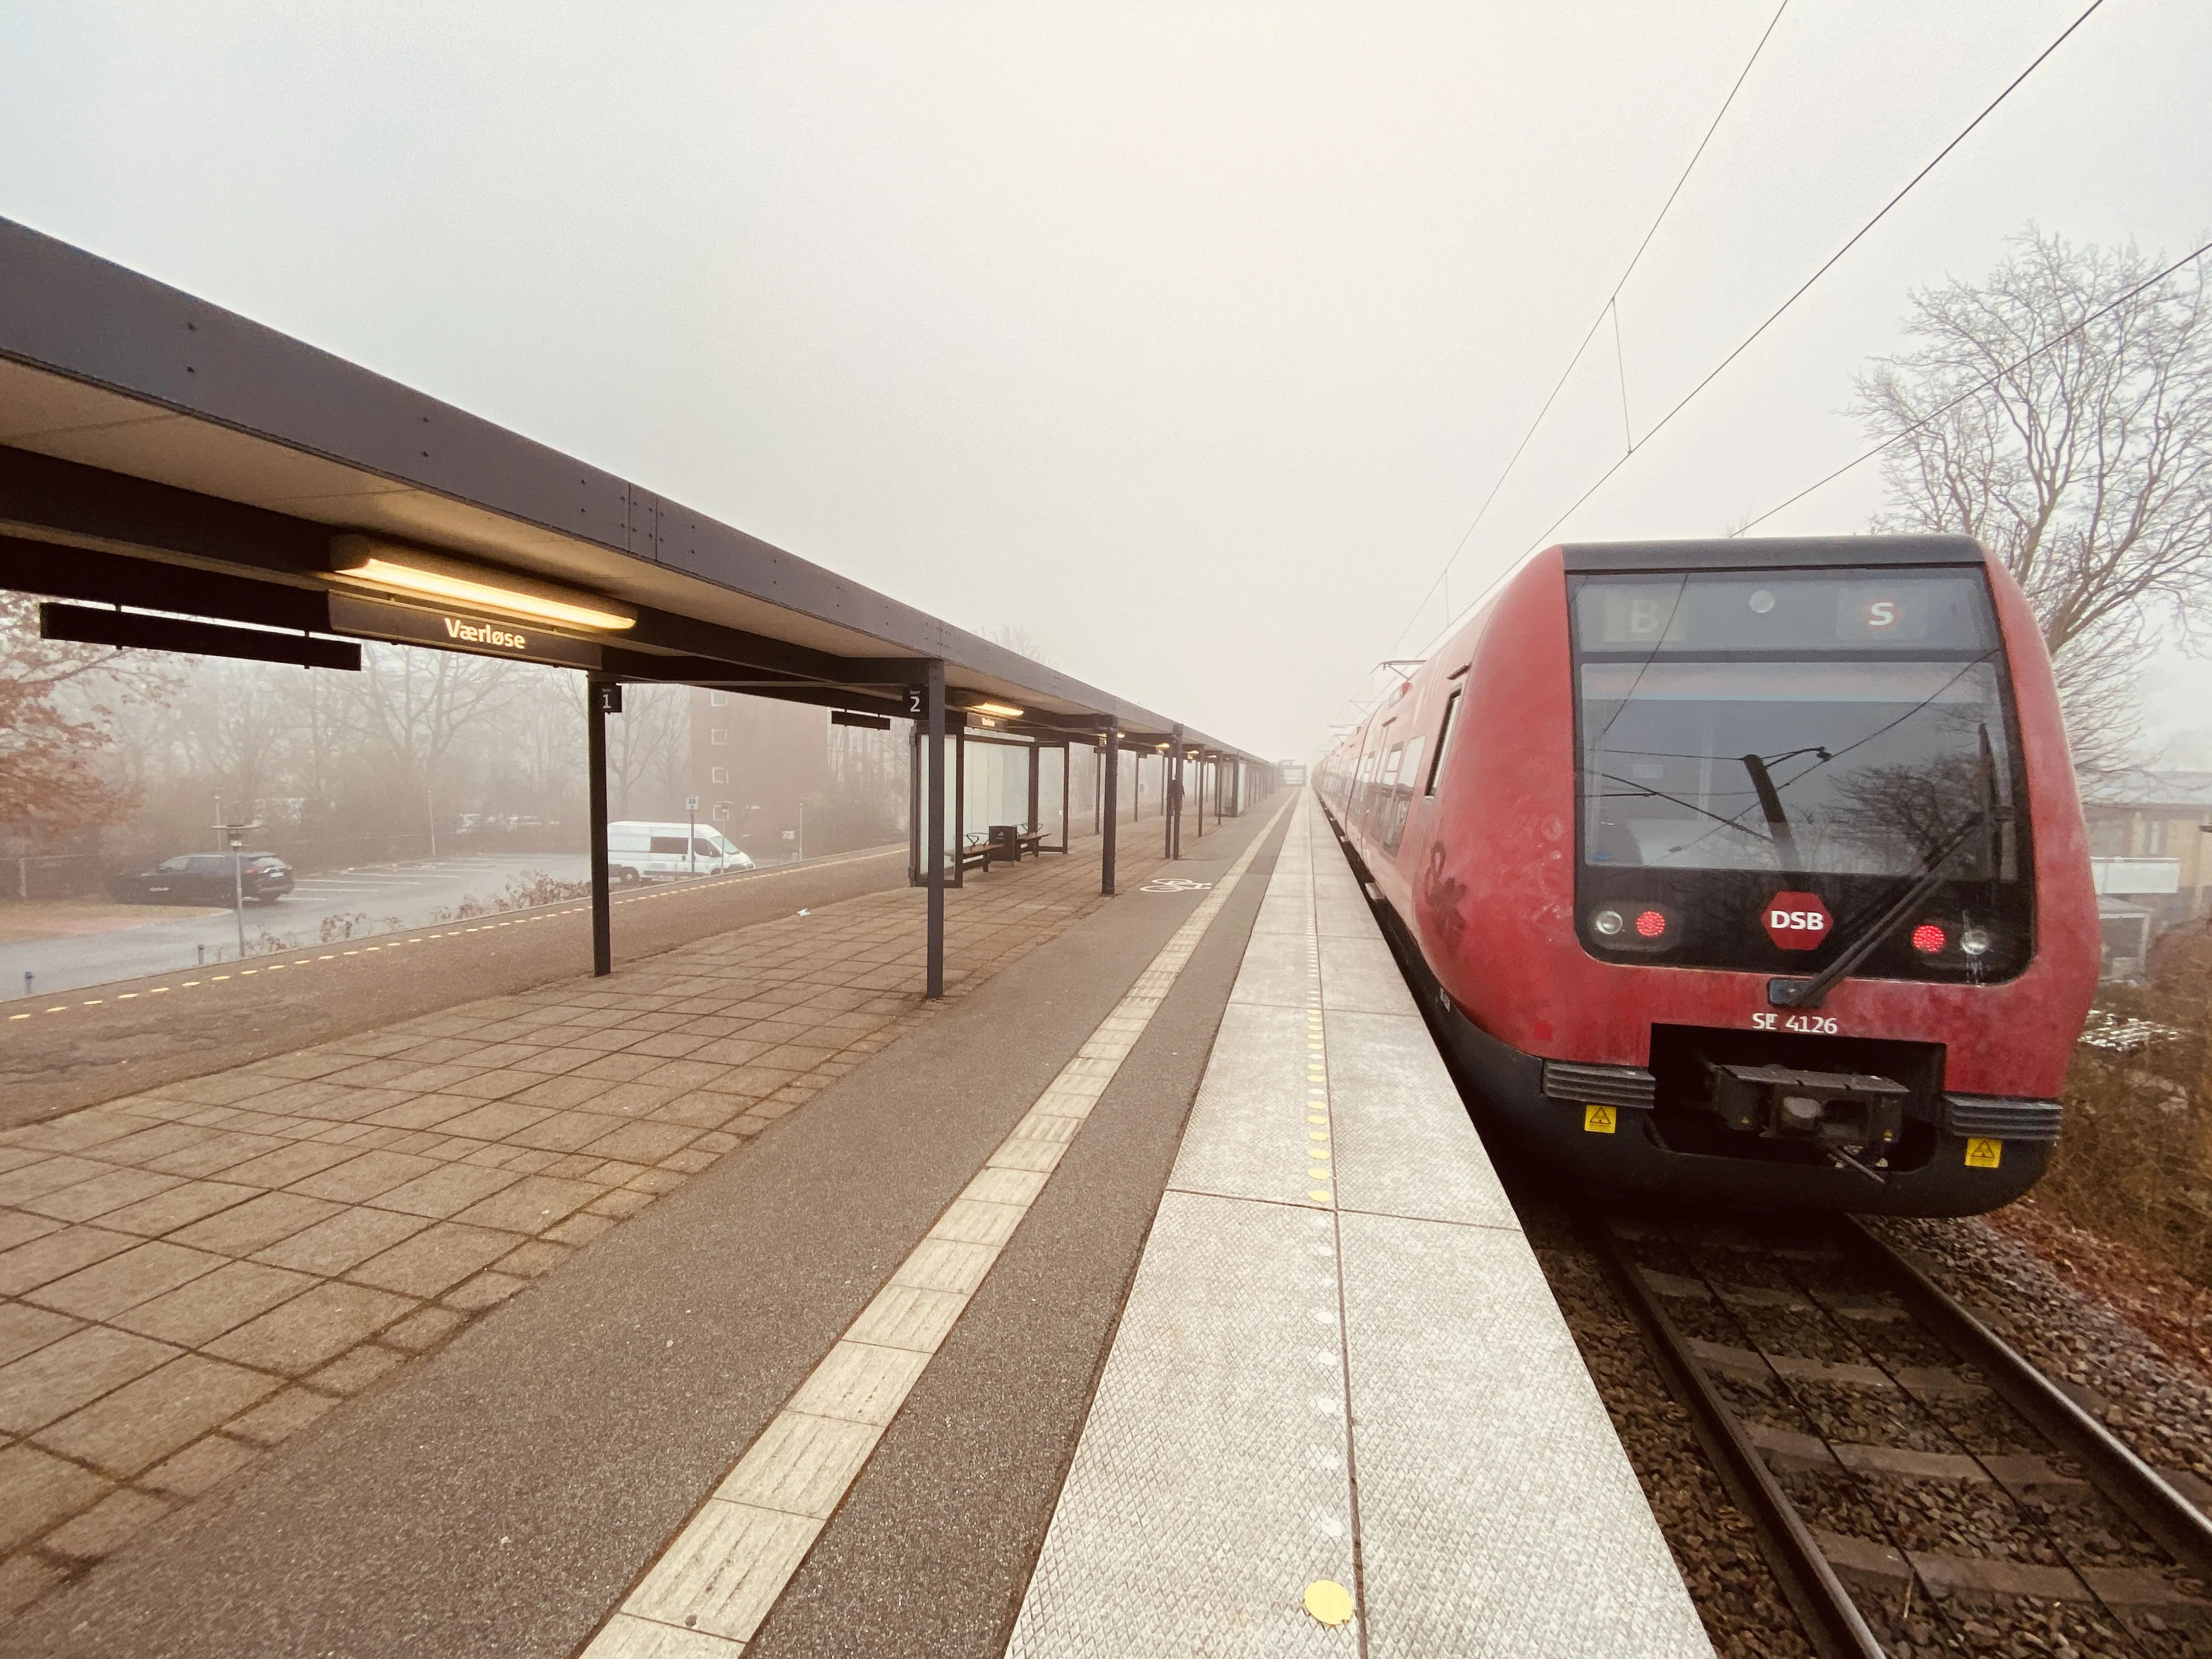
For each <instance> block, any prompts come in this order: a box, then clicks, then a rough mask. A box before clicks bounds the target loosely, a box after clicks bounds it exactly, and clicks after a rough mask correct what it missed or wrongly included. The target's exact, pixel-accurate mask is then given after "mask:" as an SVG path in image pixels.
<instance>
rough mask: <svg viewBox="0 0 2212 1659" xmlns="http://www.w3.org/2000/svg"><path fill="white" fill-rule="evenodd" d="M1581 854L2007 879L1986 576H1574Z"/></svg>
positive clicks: (2015, 771)
mask: <svg viewBox="0 0 2212 1659" xmlns="http://www.w3.org/2000/svg"><path fill="white" fill-rule="evenodd" d="M1574 619H1575V633H1576V644H1577V656H1578V662H1577V673H1578V674H1579V676H1580V681H1581V684H1580V694H1581V708H1580V741H1581V750H1582V797H1581V816H1582V826H1581V827H1582V836H1581V841H1582V855H1583V863H1584V866H1585V867H1589V866H1601V867H1610V868H1613V869H1635V870H1648V871H1653V872H1657V871H1666V870H1678V871H1690V870H1730V871H1758V872H1807V873H1820V872H1829V873H1835V874H1840V875H1853V876H1877V877H1879V876H1910V875H1913V874H1917V873H1918V872H1923V871H1926V870H1930V869H1934V868H1936V867H1937V866H1939V865H1940V866H1942V867H1943V868H1944V870H1945V871H1946V872H1947V873H1948V874H1949V875H1951V876H1953V877H1954V878H1959V879H1962V880H1974V881H1991V880H1995V881H1999V882H2004V881H2010V880H2012V879H2014V878H2015V877H2016V875H2017V872H2018V868H2019V864H2020V854H2019V847H2018V833H2017V832H2018V826H2017V824H2016V822H2015V820H2016V813H2015V792H2016V786H2017V780H2018V776H2019V767H2018V763H2017V759H2016V745H2015V742H2014V739H2013V737H2012V726H2011V720H2010V717H2009V714H2008V699H2007V697H2006V696H2005V694H2004V684H2005V681H2004V661H2003V657H2002V651H2001V649H2000V646H1999V642H1998V636H1997V632H1996V619H1995V617H1994V616H1993V615H1992V613H1991V611H1990V599H1989V592H1988V587H1987V582H1986V579H1985V577H1984V575H1983V574H1982V572H1981V571H1980V570H1978V569H1956V570H1945V569H1929V568H1918V569H1912V570H1909V571H1905V572H1897V571H1883V570H1819V571H1766V572H1759V573H1756V574H1748V575H1747V574H1741V573H1738V572H1725V573H1713V574H1680V575H1642V574H1639V575H1635V576H1618V577H1616V576H1590V577H1583V578H1578V579H1577V582H1576V586H1575V590H1574Z"/></svg>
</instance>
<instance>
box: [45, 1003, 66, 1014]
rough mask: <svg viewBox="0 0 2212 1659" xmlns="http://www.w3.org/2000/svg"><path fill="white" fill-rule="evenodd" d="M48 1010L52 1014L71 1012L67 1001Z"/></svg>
mask: <svg viewBox="0 0 2212 1659" xmlns="http://www.w3.org/2000/svg"><path fill="white" fill-rule="evenodd" d="M46 1012H48V1013H50V1014H65V1013H67V1012H69V1005H68V1004H67V1003H64V1004H63V1005H62V1006H60V1007H58V1008H49V1009H47V1010H46Z"/></svg>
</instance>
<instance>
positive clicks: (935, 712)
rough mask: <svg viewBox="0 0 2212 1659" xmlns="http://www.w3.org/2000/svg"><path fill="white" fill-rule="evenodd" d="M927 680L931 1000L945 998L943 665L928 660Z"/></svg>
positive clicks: (926, 836) (924, 713)
mask: <svg viewBox="0 0 2212 1659" xmlns="http://www.w3.org/2000/svg"><path fill="white" fill-rule="evenodd" d="M928 673H929V678H928V679H927V682H926V683H925V689H924V690H923V693H922V703H923V708H922V720H923V721H924V722H925V726H926V729H927V736H926V737H925V738H923V740H922V746H923V748H924V749H925V750H927V766H928V773H929V787H928V788H927V791H925V792H924V793H927V796H928V800H927V804H926V808H925V810H926V811H927V812H928V815H929V827H928V829H927V830H926V831H925V832H924V836H923V846H924V849H925V851H926V854H927V858H928V860H929V882H928V887H929V921H928V931H929V943H928V967H927V970H926V975H925V983H924V986H923V989H922V995H923V996H925V997H927V998H929V999H931V1000H936V999H938V998H940V997H942V996H943V995H944V994H945V662H944V659H942V658H932V659H930V664H929V671H928Z"/></svg>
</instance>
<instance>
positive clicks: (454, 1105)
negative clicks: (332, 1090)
mask: <svg viewBox="0 0 2212 1659" xmlns="http://www.w3.org/2000/svg"><path fill="white" fill-rule="evenodd" d="M481 1104H482V1102H480V1101H474V1100H470V1099H468V1098H467V1097H465V1096H461V1095H419V1096H417V1097H416V1098H415V1099H413V1100H408V1101H403V1102H401V1103H399V1104H398V1105H397V1106H387V1107H386V1108H385V1109H383V1110H382V1111H380V1112H378V1113H375V1114H374V1115H372V1116H370V1117H369V1118H368V1121H369V1122H370V1123H373V1124H375V1125H377V1126H378V1127H384V1128H393V1129H431V1128H435V1127H437V1126H438V1125H439V1124H441V1123H443V1122H445V1121H447V1119H448V1118H456V1117H459V1116H460V1115H461V1114H462V1113H464V1112H472V1111H474V1110H476V1109H477V1107H478V1106H479V1105H481Z"/></svg>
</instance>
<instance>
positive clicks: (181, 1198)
mask: <svg viewBox="0 0 2212 1659" xmlns="http://www.w3.org/2000/svg"><path fill="white" fill-rule="evenodd" d="M255 1191H256V1188H252V1187H240V1186H236V1185H234V1184H233V1183H232V1182H227V1181H188V1182H184V1183H183V1184H182V1185H181V1186H176V1187H172V1188H169V1190H168V1191H167V1192H165V1193H158V1194H155V1196H154V1197H152V1198H146V1199H141V1200H139V1201H138V1202H137V1203H136V1204H126V1205H125V1206H123V1208H121V1209H119V1210H110V1211H109V1212H107V1213H106V1215H104V1216H102V1217H100V1225H101V1226H103V1227H113V1228H116V1229H118V1230H119V1231H123V1232H126V1233H143V1234H145V1235H146V1236H147V1237H159V1236H161V1234H163V1233H166V1232H172V1231H175V1230H176V1229H177V1228H179V1227H185V1226H190V1225H191V1224H192V1223H193V1222H195V1221H198V1220H202V1219H204V1218H206V1217H208V1216H211V1215H218V1214H220V1213H222V1212H223V1211H225V1210H227V1209H228V1208H230V1206H232V1205H234V1204H243V1203H244V1202H246V1200H247V1199H249V1198H252V1196H253V1195H254V1193H255Z"/></svg>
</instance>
